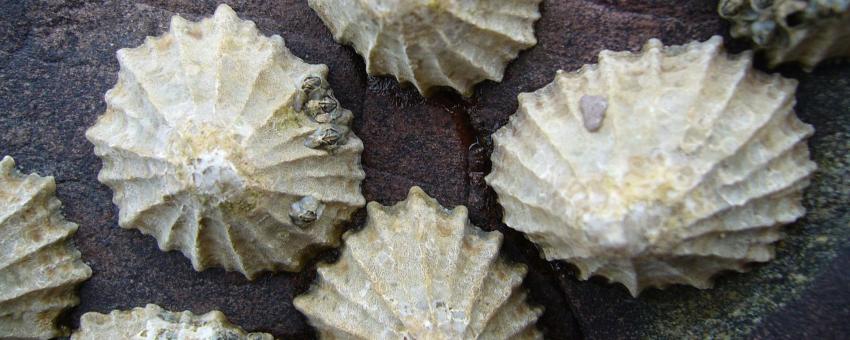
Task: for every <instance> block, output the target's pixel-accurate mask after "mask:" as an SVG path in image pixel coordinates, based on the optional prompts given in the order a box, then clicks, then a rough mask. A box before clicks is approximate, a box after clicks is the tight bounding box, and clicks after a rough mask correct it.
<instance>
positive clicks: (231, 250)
mask: <svg viewBox="0 0 850 340" xmlns="http://www.w3.org/2000/svg"><path fill="white" fill-rule="evenodd" d="M206 214H207V215H208V216H207V217H206V219H202V221H204V220H206V221H208V222H207V224H212V226H211V227H210V229H213V230H214V231H215V234H217V235H218V236H219V237H208V239H211V240H213V241H211V242H209V243H207V244H216V243H218V246H217V247H210V248H211V251H210V252H211V253H214V254H215V257H216V263H220V264H222V267H223V268H224V269H225V270H226V271H234V270H236V271H239V272H242V273H246V274H247V275H246V276H248V277H249V278H253V277H254V274H255V273H257V272H260V271H262V270H264V269H266V266H265V265H261V266H260V267H259V268H258V269H257V270H246V269H245V263H244V260H243V259H242V256H241V255H239V252H238V251H237V250H236V244H235V243H234V242H233V238H231V233H230V228H232V227H233V224H232V222H233V221H225V219H224V216H223V214H222V212H221V206H218V207H216V209H211V210H207V211H206ZM237 228H244V225H239V226H237ZM202 235H208V236H211V233H209V232H207V233H205V234H202ZM217 240H221V241H217ZM255 246H256V245H255ZM213 249H223V250H224V251H222V252H218V251H214V250H213Z"/></svg>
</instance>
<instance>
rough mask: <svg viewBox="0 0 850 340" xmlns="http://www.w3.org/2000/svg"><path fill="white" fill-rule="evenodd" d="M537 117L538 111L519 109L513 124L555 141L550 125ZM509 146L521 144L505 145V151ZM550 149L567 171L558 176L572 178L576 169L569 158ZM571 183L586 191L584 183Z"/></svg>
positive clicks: (556, 150)
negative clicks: (525, 127) (523, 126)
mask: <svg viewBox="0 0 850 340" xmlns="http://www.w3.org/2000/svg"><path fill="white" fill-rule="evenodd" d="M521 105H523V107H526V106H525V105H524V104H521ZM539 115H540V113H539V112H538V110H534V109H533V108H527V109H520V111H517V121H516V123H515V124H517V125H519V124H527V125H525V126H527V127H529V128H531V129H532V131H533V132H534V133H538V134H539V135H540V138H541V139H544V140H550V141H552V140H557V139H556V138H555V134H553V131H550V129H547V127H551V126H552V125H551V124H545V122H544V120H545V119H544V117H542V116H539ZM520 118H522V119H520ZM532 131H529V133H532ZM518 133H521V132H518ZM511 144H516V145H515V146H516V147H520V146H521V145H520V144H521V143H505V144H504V147H505V149H506V150H509V148H511V147H512V145H511ZM551 149H552V152H551V154H552V155H553V156H556V157H557V158H558V159H559V160H560V162H558V163H560V164H561V165H563V166H564V167H565V168H566V170H568V171H569V173H561V174H560V176H562V177H566V178H572V177H574V176H575V175H576V174H577V173H578V172H577V170H576V168H575V167H574V166H573V164H572V162H571V160H570V158H569V157H568V156H567V155H566V154H564V151H563V150H561V148H558V147H552V148H551ZM523 164H525V162H523ZM526 167H527V166H526ZM527 168H529V167H527ZM529 169H530V170H532V168H529ZM532 172H534V171H532ZM537 177H538V178H539V176H537ZM539 179H541V180H544V179H542V178H539ZM544 181H545V180H544ZM573 183H575V184H576V185H578V186H580V187H581V188H584V189H587V187H586V184H585V183H582V182H580V181H573Z"/></svg>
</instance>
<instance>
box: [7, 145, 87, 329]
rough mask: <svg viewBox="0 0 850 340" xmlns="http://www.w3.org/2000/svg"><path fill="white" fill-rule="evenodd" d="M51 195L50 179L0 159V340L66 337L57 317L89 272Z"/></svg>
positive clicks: (71, 301)
mask: <svg viewBox="0 0 850 340" xmlns="http://www.w3.org/2000/svg"><path fill="white" fill-rule="evenodd" d="M55 193H56V183H55V182H54V181H53V177H40V176H38V175H35V174H31V175H27V176H24V175H22V174H21V173H20V172H18V171H17V170H16V169H15V161H14V160H12V158H11V157H8V156H7V157H4V158H3V160H2V161H0V338H4V339H5V338H41V339H47V338H52V337H57V336H61V335H64V334H65V330H64V329H61V328H59V327H57V325H56V318H57V317H58V316H59V314H60V313H62V311H63V310H65V309H66V308H69V307H71V306H74V305H76V304H77V303H79V301H80V300H79V298H78V297H77V293H76V288H77V285H79V284H80V283H81V282H83V281H85V280H86V279H88V278H89V277H90V276H91V268H89V266H87V265H86V264H85V263H83V261H82V260H81V259H80V251H79V250H77V249H76V248H75V247H74V244H73V240H72V236H73V235H74V233H75V232H76V231H77V225H76V224H74V223H71V222H68V221H66V220H65V218H64V217H62V213H61V211H60V207H61V205H62V203H60V202H59V200H58V199H56V197H55Z"/></svg>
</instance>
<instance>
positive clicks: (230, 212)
mask: <svg viewBox="0 0 850 340" xmlns="http://www.w3.org/2000/svg"><path fill="white" fill-rule="evenodd" d="M118 61H119V62H120V64H121V71H120V72H119V74H118V84H117V85H115V87H114V88H113V89H111V90H110V91H109V92H107V94H106V103H107V109H106V113H104V115H103V116H102V117H100V119H99V120H98V121H97V123H96V124H95V126H93V127H92V128H91V129H89V130H88V132H87V133H86V136H87V137H88V139H89V140H90V141H91V142H92V143H93V144H94V146H95V148H94V150H95V153H96V154H97V155H98V156H100V157H101V158H102V159H103V169H102V170H101V172H100V174H99V176H98V179H99V180H100V181H101V182H103V183H104V184H106V185H108V186H109V187H110V188H112V190H113V191H114V197H113V201H114V202H115V204H116V205H118V207H119V208H120V213H119V220H118V222H119V224H120V225H121V227H123V228H132V229H139V230H140V231H141V232H142V233H144V234H147V235H152V236H154V237H155V238H156V239H157V241H158V244H159V247H160V249H162V250H180V251H181V252H182V253H183V254H184V255H186V256H187V257H188V258H189V259H190V260H191V261H192V265H193V267H194V268H195V270H198V271H201V270H204V269H206V268H208V267H211V266H216V267H223V268H224V269H226V270H235V271H239V272H241V273H243V274H245V276H246V277H248V278H254V277H256V275H257V274H258V273H259V272H261V271H267V270H268V271H277V270H288V271H297V270H299V269H300V268H301V266H302V265H303V263H304V261H305V260H306V258H307V257H308V256H309V255H311V254H312V253H314V252H315V251H316V250H318V249H320V248H322V247H327V246H333V245H336V244H338V242H339V237H340V234H341V224H342V223H343V222H344V221H346V220H347V219H348V218H349V217H350V216H351V214H352V213H353V212H354V211H355V210H357V209H358V208H359V207H362V206H363V205H364V204H365V200H364V199H363V196H362V195H361V193H360V182H361V181H362V180H363V178H364V176H365V175H364V172H363V170H362V168H361V166H360V154H361V152H362V151H363V143H362V142H361V141H360V139H359V138H357V136H355V135H354V133H352V132H351V131H350V128H349V127H348V125H349V124H350V121H351V119H352V116H353V115H352V113H351V111H348V110H346V109H344V108H342V107H341V106H340V105H339V103H338V101H337V100H336V98H335V97H334V95H333V91H332V90H331V89H330V87H329V85H328V83H327V81H325V76H326V74H327V72H328V69H327V67H326V66H325V65H310V64H307V63H305V62H303V61H302V60H301V59H299V58H298V57H296V56H294V55H292V53H290V52H289V50H287V49H286V47H285V46H284V42H283V39H282V38H281V37H280V36H277V35H275V36H272V37H265V36H263V35H261V34H260V33H259V32H258V31H257V28H256V26H255V25H254V23H253V22H251V21H246V20H241V19H239V18H238V17H237V16H236V13H234V12H233V10H232V9H230V7H228V6H227V5H221V6H219V7H218V9H217V10H216V12H215V16H213V17H212V18H208V19H204V20H202V21H200V22H189V21H187V20H185V19H183V18H181V17H180V16H175V17H173V18H172V20H171V29H170V31H169V32H168V33H166V34H165V35H163V36H160V37H157V38H152V37H150V38H148V39H147V40H146V41H145V43H144V44H143V45H142V46H140V47H137V48H132V49H122V50H120V51H118ZM327 130H332V131H334V134H333V136H332V137H328V136H327V135H328V134H327V133H323V131H327ZM316 136H318V137H316ZM305 199H307V200H312V201H313V203H315V204H312V205H310V207H313V208H316V209H318V208H321V209H319V210H316V211H306V210H304V209H305V208H306V206H305V205H303V204H300V203H299V202H302V201H303V200H305ZM291 210H298V211H296V213H295V215H291V214H290V212H291ZM309 215H312V219H311V220H310V221H304V220H300V219H298V216H309ZM293 216H294V217H293Z"/></svg>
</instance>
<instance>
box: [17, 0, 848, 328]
mask: <svg viewBox="0 0 850 340" xmlns="http://www.w3.org/2000/svg"><path fill="white" fill-rule="evenodd" d="M225 2H227V3H228V4H230V5H231V7H233V8H234V10H236V11H237V13H239V15H240V16H241V17H243V18H245V19H251V20H254V21H255V22H256V23H257V26H258V27H259V28H260V30H261V31H262V32H264V33H265V34H267V35H271V34H279V35H281V36H283V38H284V39H285V40H286V45H287V46H288V47H289V48H290V49H291V50H292V51H293V52H294V53H295V54H296V55H297V56H299V57H301V58H303V59H305V60H306V61H307V62H310V63H324V64H328V66H329V67H330V76H329V81H330V83H331V85H332V86H333V88H334V92H335V94H336V96H337V97H338V99H339V100H340V102H341V103H342V105H343V106H344V107H346V108H348V109H350V110H352V111H353V112H354V113H355V120H354V123H353V128H354V131H355V133H357V135H358V136H360V138H361V139H363V141H364V143H365V147H366V149H365V151H364V153H363V167H364V169H365V170H366V180H365V181H364V183H363V192H364V195H365V196H366V198H367V200H370V201H378V202H380V203H382V204H392V203H394V202H396V201H398V200H401V199H404V197H405V195H406V194H407V191H408V189H409V188H410V186H412V185H418V186H421V187H422V188H424V189H425V191H426V192H428V193H429V194H430V195H432V196H434V197H436V198H437V199H438V200H439V201H440V203H441V204H443V205H445V206H448V207H450V206H455V205H460V204H464V205H467V206H468V207H469V211H470V218H471V219H472V221H473V222H474V223H475V224H476V225H478V226H480V227H482V228H484V229H488V230H500V231H502V232H503V233H504V234H505V245H504V247H503V251H504V253H505V254H506V256H507V257H508V258H509V259H511V260H513V261H517V262H522V263H525V264H527V265H528V267H529V274H528V277H527V279H526V281H525V286H526V287H527V288H528V289H529V290H530V291H531V295H530V296H531V297H530V299H531V301H532V302H533V303H536V304H539V305H543V306H545V307H546V313H545V314H544V315H543V316H542V318H541V320H540V322H539V326H540V327H541V328H542V329H543V330H544V331H545V333H546V336H547V338H552V339H568V338H579V337H588V338H631V337H650V338H658V337H670V338H682V337H689V336H694V337H702V336H703V335H706V334H712V332H716V333H715V334H719V335H730V336H732V337H743V336H745V335H746V334H749V333H750V332H751V331H752V332H754V333H753V334H754V335H758V336H761V337H766V338H770V337H777V336H778V335H779V336H781V335H782V334H791V335H798V337H806V336H813V335H823V336H827V335H829V334H836V333H830V332H829V331H828V330H825V329H826V327H830V326H834V325H838V323H837V320H847V319H848V318H850V313H849V312H848V310H847V308H846V306H847V305H850V301H848V300H850V288H848V287H850V283H848V277H847V275H846V274H842V273H846V272H847V271H848V267H850V263H848V262H850V261H848V256H847V254H848V252H847V249H848V242H846V241H847V240H848V239H850V237H848V232H847V231H842V230H846V229H847V228H846V226H847V225H848V212H847V206H848V204H847V202H848V201H850V198H848V197H850V196H848V192H847V191H848V189H847V188H848V187H850V185H848V184H850V183H848V182H847V179H846V178H850V177H848V176H847V175H848V174H847V169H848V167H850V161H848V159H847V157H848V156H847V149H848V147H847V146H848V140H850V136H848V135H850V133H848V129H850V128H849V127H850V121H848V119H850V118H848V117H850V112H848V111H850V103H849V102H848V101H847V98H850V84H848V81H847V79H848V78H850V67H848V66H841V65H838V66H828V67H824V68H821V69H819V70H817V71H816V72H815V73H814V74H812V75H805V74H802V73H800V72H799V71H797V69H796V68H795V67H789V68H786V69H785V70H784V72H786V73H787V74H788V75H789V76H794V77H796V78H799V79H801V80H802V83H801V94H800V96H799V98H800V105H799V106H798V108H799V111H800V113H801V117H802V118H803V119H804V120H806V121H808V122H811V123H813V124H814V125H815V127H816V128H817V129H818V133H817V134H816V135H815V137H814V138H813V142H812V147H813V154H814V157H815V159H816V160H817V161H818V163H819V164H820V166H821V171H820V172H819V174H818V177H816V181H815V185H813V189H812V190H810V191H809V194H808V196H807V201H806V204H807V206H808V207H809V208H810V209H811V211H812V213H810V215H809V216H808V217H807V218H806V219H805V220H804V221H802V222H800V223H797V224H796V225H795V226H794V227H792V228H790V229H789V235H790V237H789V240H788V241H786V242H784V243H783V244H782V246H781V247H780V250H779V256H780V258H779V259H778V260H777V261H774V262H773V263H771V264H768V265H766V266H760V267H757V268H756V269H755V271H754V272H753V273H750V274H745V275H740V274H739V275H734V274H733V275H728V276H724V277H723V278H721V280H720V281H719V287H718V288H717V289H715V290H712V291H697V290H695V289H691V288H686V287H674V288H672V289H670V290H667V291H657V290H656V291H649V292H647V293H646V294H645V295H644V296H642V297H641V298H639V299H632V298H630V297H628V294H627V293H626V291H625V290H624V289H622V287H619V286H613V285H607V284H605V283H600V282H593V281H592V282H579V281H577V280H576V279H575V278H574V276H573V275H572V273H571V270H570V268H569V266H568V265H565V264H563V263H549V262H546V261H544V260H542V259H540V258H539V256H538V251H537V249H536V248H535V247H534V245H533V244H531V243H530V242H528V241H527V240H526V239H525V238H524V237H523V236H522V235H521V234H520V233H518V232H516V231H513V230H511V229H509V228H507V227H506V226H505V225H503V224H502V223H501V222H500V221H501V209H500V207H499V205H498V203H497V201H496V197H495V193H494V192H493V191H492V190H491V189H490V188H489V187H488V186H487V185H486V182H485V181H484V176H486V174H487V173H489V171H490V162H489V155H490V152H491V149H490V148H491V145H490V143H491V141H490V139H489V134H490V133H491V132H492V131H494V130H495V129H497V128H499V127H500V126H502V125H504V124H505V123H506V121H507V119H508V117H509V116H510V115H511V114H513V112H514V111H515V110H516V105H517V104H516V96H517V94H519V93H520V92H529V91H533V90H535V89H537V88H539V87H541V86H543V85H545V84H547V83H548V82H550V81H551V80H552V78H553V77H554V74H555V71H556V70H558V69H564V70H567V71H572V70H575V69H578V68H579V67H580V66H581V65H582V64H585V63H590V62H595V60H596V55H597V54H598V52H599V51H600V50H602V49H613V50H636V49H638V48H640V47H641V45H642V44H643V43H644V42H645V41H646V40H647V39H649V38H652V37H657V38H661V39H662V41H664V42H665V43H667V44H678V43H684V42H688V41H690V40H694V39H699V40H705V39H707V38H708V37H710V36H711V35H713V34H723V33H725V32H726V24H725V23H723V22H722V21H721V19H720V18H719V17H718V16H717V15H715V5H716V4H715V2H714V1H703V0H685V1H676V0H668V1H650V0H645V1H637V0H625V1H615V0H546V1H544V4H543V7H542V10H543V18H542V19H541V20H540V21H539V22H538V23H537V25H536V27H537V36H538V40H539V44H538V46H536V47H534V48H532V49H529V50H528V51H525V52H523V53H522V54H521V55H520V58H519V59H518V60H516V61H515V62H514V63H512V64H511V65H510V66H509V67H508V69H507V72H506V75H505V79H504V81H503V82H502V83H494V82H489V81H488V82H485V83H483V84H480V85H479V86H478V87H477V88H476V91H475V95H474V96H473V97H472V98H466V99H465V98H461V97H460V96H459V95H457V94H454V93H450V92H447V91H443V92H439V93H437V94H436V95H435V96H434V97H431V98H429V99H424V98H422V97H421V96H419V95H418V93H417V92H416V91H415V90H414V89H412V88H409V87H401V86H399V85H398V84H397V83H396V81H395V80H393V79H390V78H386V77H368V76H367V75H366V73H365V70H364V65H363V62H362V59H361V58H360V56H358V55H357V54H355V53H354V51H353V50H352V49H351V48H349V47H344V46H341V45H339V44H336V43H335V42H334V41H333V40H332V38H331V36H330V33H329V32H328V30H327V29H326V28H325V27H324V26H323V25H322V23H321V21H320V20H319V19H318V17H317V16H316V15H315V14H314V13H313V12H312V11H311V10H310V9H309V8H308V6H307V5H306V2H305V1H303V0H284V1H248V0H244V1H225ZM217 4H218V3H217V1H211V0H204V1H196V0H176V1H172V0H169V1H166V0H144V1H131V0H120V1H107V0H104V1H98V2H89V1H72V0H67V1H60V0H0V131H2V132H0V155H6V154H8V155H11V156H13V157H15V158H16V160H17V161H18V163H19V165H20V167H21V168H22V169H23V170H24V171H26V172H38V173H40V174H42V175H53V176H55V177H56V180H57V183H58V196H59V198H60V199H61V200H62V201H63V202H64V203H65V205H64V212H65V215H66V216H67V218H68V219H70V220H72V221H75V222H77V223H79V224H80V230H79V232H78V234H77V237H76V241H77V244H78V247H79V248H80V250H81V251H82V253H83V256H84V259H85V260H86V261H87V262H88V263H89V264H90V265H91V267H92V268H93V270H94V276H93V277H92V279H91V280H89V281H88V282H86V283H85V284H84V285H83V286H82V290H81V292H80V294H81V298H82V304H81V305H80V306H79V307H78V308H76V309H75V310H74V311H73V312H72V313H70V314H69V315H68V316H67V317H66V318H65V320H64V321H63V322H64V323H66V324H67V325H69V326H72V327H74V326H76V325H77V324H78V322H79V316H80V315H81V314H82V313H85V312H88V311H99V312H108V311H109V310H112V309H127V308H131V307H135V306H142V305H144V304H146V303H157V304H160V305H161V306H163V307H166V308H169V309H174V310H192V311H194V312H197V313H203V312H206V311H209V310H211V309H219V310H221V311H223V312H224V313H225V314H227V315H228V317H230V319H231V320H232V321H234V322H235V323H237V324H239V325H241V326H243V327H244V328H246V329H248V330H251V331H266V332H270V333H273V334H274V335H276V336H278V337H282V338H288V339H304V338H312V337H314V336H315V334H314V332H313V330H312V328H311V327H309V325H308V324H307V323H306V321H305V319H304V318H303V316H301V314H300V313H298V312H297V311H296V310H295V309H294V308H293V307H292V304H291V301H292V298H293V296H295V295H298V294H300V293H302V292H304V291H305V290H306V289H307V287H308V286H309V285H310V284H311V282H312V281H313V279H314V277H315V270H314V268H313V266H308V268H306V269H305V270H304V271H302V272H300V273H278V274H274V275H272V274H266V275H263V276H262V277H260V278H259V279H257V280H256V281H253V282H250V281H247V280H245V279H244V278H243V277H242V276H241V275H240V274H238V273H225V272H224V271H222V270H220V269H211V270H207V271H205V272H201V273H197V272H195V271H193V270H192V268H191V265H190V263H189V261H188V260H187V259H186V258H185V257H183V255H181V254H179V253H176V252H169V253H163V252H161V251H159V250H158V249H157V247H156V243H155V241H154V239H153V238H152V237H148V236H144V235H141V234H140V233H139V232H137V231H129V230H123V229H120V228H118V226H117V219H116V213H117V211H116V208H115V207H114V206H113V205H112V203H111V196H112V193H111V192H110V191H109V189H108V188H106V187H105V186H103V185H101V184H100V183H99V182H98V181H97V179H96V176H97V172H98V171H99V169H100V160H99V159H98V158H97V157H95V156H94V154H93V153H92V146H91V145H90V144H89V143H88V142H87V141H86V140H85V138H84V136H83V134H84V132H85V130H86V129H87V128H88V127H89V126H90V125H92V124H93V123H94V120H95V119H96V118H97V116H99V115H100V114H101V113H102V112H103V110H104V109H105V104H104V102H103V99H102V98H103V94H104V93H105V92H106V90H108V89H109V88H111V87H112V86H113V85H114V84H115V81H116V74H117V71H118V63H117V60H116V59H115V51H116V50H118V49H119V48H123V47H135V46H138V45H140V44H141V43H142V42H143V40H144V38H145V36H148V35H159V34H162V33H163V32H164V31H166V30H167V28H168V22H169V19H170V17H171V16H172V15H174V14H175V13H180V14H181V15H183V16H185V17H187V18H190V19H198V18H199V17H201V16H208V15H211V14H212V13H213V11H214V9H215V6H216V5H217ZM743 47H745V45H742V44H740V43H733V50H735V51H739V50H742V48H743ZM364 215H365V214H364V212H363V211H361V212H360V213H358V214H357V216H356V218H355V219H354V221H352V222H351V223H350V227H351V228H358V227H360V226H362V221H363V219H364ZM842 228H843V229H842ZM819 236H826V239H825V241H823V239H822V238H820V237H819ZM842 249H843V250H842ZM335 256H336V252H335V251H333V250H330V251H327V252H326V253H324V254H323V255H322V256H320V257H319V258H318V259H317V261H332V260H333V259H334V258H335ZM783 291H787V292H786V294H785V295H782V294H781V292H783ZM827 300H829V301H827ZM737 301H744V303H746V304H749V305H746V306H740V308H736V307H735V306H736V305H735V303H738V302H737ZM774 301H779V303H780V304H781V305H777V304H773V303H774ZM706 302H713V303H711V304H706ZM730 306H732V307H730ZM783 306H784V307H783ZM736 310H740V313H738V314H737V315H736V314H735V311H736ZM801 325H803V326H801ZM790 328H795V329H794V330H790ZM837 330H841V331H842V332H845V333H843V334H844V335H845V336H846V335H847V333H846V332H848V330H847V329H846V327H845V328H837ZM788 338H793V337H788Z"/></svg>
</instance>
